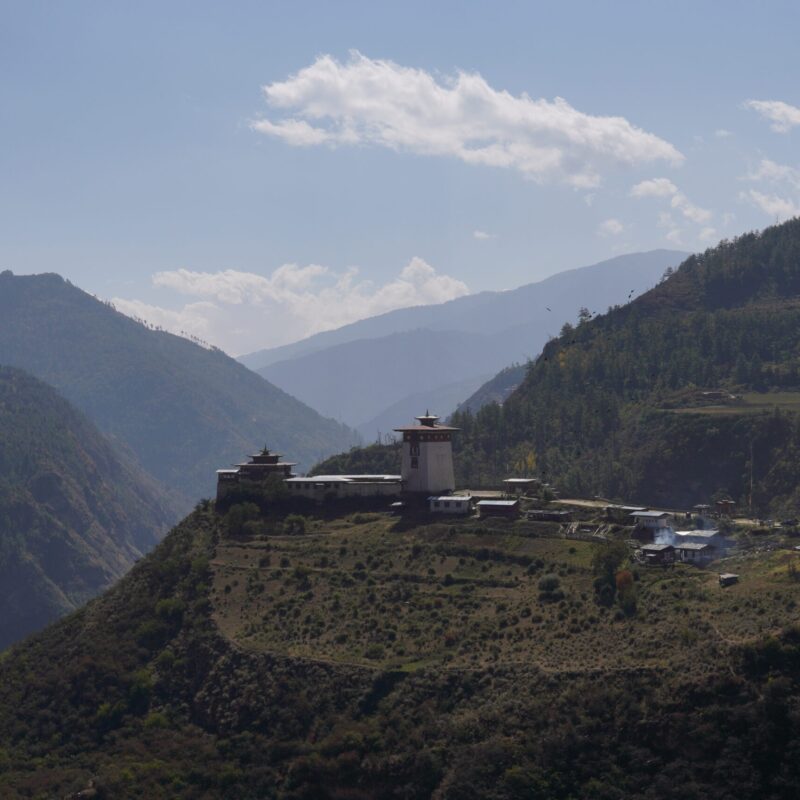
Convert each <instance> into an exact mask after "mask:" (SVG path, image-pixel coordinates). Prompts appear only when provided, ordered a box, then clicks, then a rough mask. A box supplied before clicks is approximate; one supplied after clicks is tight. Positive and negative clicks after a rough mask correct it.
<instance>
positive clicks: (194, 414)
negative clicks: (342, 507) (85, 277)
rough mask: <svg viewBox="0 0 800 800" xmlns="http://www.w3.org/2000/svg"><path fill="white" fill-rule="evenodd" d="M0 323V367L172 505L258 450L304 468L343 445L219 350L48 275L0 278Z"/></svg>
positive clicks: (343, 438) (344, 432)
mask: <svg viewBox="0 0 800 800" xmlns="http://www.w3.org/2000/svg"><path fill="white" fill-rule="evenodd" d="M0 315H2V318H3V324H2V326H0V363H5V364H10V365H12V366H17V367H20V368H22V369H25V370H27V371H29V372H31V373H32V374H34V375H36V376H37V377H38V378H40V379H42V380H44V381H46V382H47V383H49V384H51V385H52V386H54V387H56V388H57V389H58V391H59V392H61V393H62V394H63V395H64V396H65V397H66V398H67V399H68V400H69V401H70V402H72V403H73V404H74V405H75V406H77V407H78V408H79V409H80V410H81V411H83V412H84V413H85V414H86V415H87V416H88V417H89V418H90V419H91V420H92V421H93V422H94V423H95V424H96V425H97V426H98V427H99V428H100V429H101V430H102V431H103V432H105V433H107V434H110V435H112V436H113V437H114V438H116V439H118V440H120V441H122V442H124V443H125V444H126V445H127V446H128V447H130V449H131V450H132V451H133V453H134V454H135V455H136V456H137V458H138V459H139V461H140V463H141V464H142V465H143V467H144V468H145V469H146V470H147V471H148V472H149V473H150V474H151V475H153V476H154V477H156V478H158V479H159V480H160V481H162V482H163V483H164V484H165V485H166V486H167V487H169V488H171V489H173V490H177V491H179V492H181V494H182V495H183V497H184V508H188V507H190V506H191V504H192V503H193V502H194V501H195V500H196V499H197V498H199V497H203V496H210V495H211V494H213V492H214V470H215V469H217V468H219V467H224V466H226V465H227V464H229V463H232V462H238V461H240V460H241V459H242V457H243V455H244V454H246V453H249V452H253V449H254V448H256V447H262V446H263V445H264V443H265V442H267V443H268V444H269V446H270V447H271V448H272V449H274V450H278V451H281V452H284V453H285V454H286V455H287V456H288V457H289V458H290V460H292V461H298V462H299V463H300V464H301V465H306V466H307V465H309V464H311V463H313V462H314V461H316V460H318V459H319V458H321V457H323V456H325V455H327V454H329V453H332V452H336V451H339V450H342V449H345V448H347V447H349V446H350V445H351V444H352V443H353V441H354V435H353V433H352V432H351V431H349V430H348V429H346V428H344V427H343V426H341V425H339V424H338V423H336V422H334V421H333V420H329V419H324V418H323V417H321V416H320V415H319V414H317V413H316V412H315V411H313V410H312V409H310V408H308V407H307V406H305V405H303V404H302V403H300V402H299V401H298V400H295V399H294V398H293V397H290V396H289V395H287V394H286V393H285V392H283V391H281V390H280V389H277V388H276V387H275V386H273V385H271V384H270V383H268V382H267V381H265V380H264V379H263V378H261V377H259V376H258V375H256V374H255V373H253V372H250V370H248V369H246V368H245V367H243V366H242V365H241V364H239V363H238V362H236V361H234V360H233V359H232V358H229V357H228V356H226V355H225V354H224V353H222V352H221V351H219V350H209V349H207V348H205V347H201V346H200V345H198V344H195V343H194V342H191V341H189V340H188V339H183V338H181V337H179V336H173V335H172V334H168V333H164V332H163V331H154V330H149V329H147V328H146V327H145V326H144V325H141V324H139V323H138V322H136V321H134V320H132V319H130V318H128V317H126V316H124V315H122V314H120V313H118V312H116V311H115V310H114V309H113V308H111V307H110V306H109V305H106V304H104V303H102V302H100V301H99V300H96V299H95V298H93V297H91V296H90V295H88V294H86V293H85V292H82V291H81V290H80V289H77V288H75V287H74V286H72V285H71V284H69V283H67V282H65V281H64V280H63V279H61V278H60V277H59V276H57V275H33V276H14V275H12V274H11V273H10V272H4V273H1V274H0Z"/></svg>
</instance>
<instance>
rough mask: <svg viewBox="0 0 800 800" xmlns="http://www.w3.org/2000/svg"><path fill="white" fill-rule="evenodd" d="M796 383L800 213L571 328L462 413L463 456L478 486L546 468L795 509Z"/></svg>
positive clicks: (574, 487) (638, 491)
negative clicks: (473, 410)
mask: <svg viewBox="0 0 800 800" xmlns="http://www.w3.org/2000/svg"><path fill="white" fill-rule="evenodd" d="M708 392H712V394H707V393H708ZM797 392H800V220H792V221H790V222H787V223H785V224H783V225H779V226H775V227H772V228H769V229H767V230H765V231H763V232H762V233H753V234H748V235H745V236H742V237H740V238H738V239H736V240H734V241H731V242H723V243H722V244H720V245H719V246H718V247H716V248H714V249H712V250H708V251H706V252H705V253H703V254H701V255H696V256H692V257H690V258H689V259H687V260H686V261H685V262H684V263H683V264H682V265H681V267H680V268H679V269H678V270H677V271H676V272H675V274H674V275H672V276H671V277H670V278H669V279H668V280H665V281H664V282H663V283H661V284H660V285H658V286H657V287H656V288H654V289H653V290H651V291H650V292H647V293H646V294H644V295H642V296H641V297H640V298H638V299H636V300H635V301H633V302H632V303H630V304H629V305H627V306H624V307H621V308H617V309H614V310H612V311H611V312H609V313H608V314H605V315H602V316H600V317H598V318H595V319H587V320H584V321H582V322H581V323H580V324H578V325H577V326H574V327H573V326H565V327H564V329H563V331H562V334H561V335H560V336H559V337H558V338H557V339H555V340H553V341H551V342H549V343H548V344H547V345H546V347H545V348H544V350H543V352H542V354H541V355H540V356H539V358H538V359H537V360H536V362H535V363H534V364H533V365H532V366H531V367H530V368H529V370H528V373H527V376H526V378H525V380H524V382H523V383H522V384H521V386H520V387H519V388H518V389H517V390H516V391H515V392H513V393H512V394H511V396H510V397H509V398H508V399H507V400H506V402H505V403H504V405H503V406H502V407H497V406H494V405H493V406H487V407H485V408H483V409H482V410H480V411H479V412H478V413H477V414H475V415H472V414H469V413H460V414H456V415H455V416H454V418H453V424H455V425H458V426H460V427H462V428H463V432H462V434H461V436H460V438H459V441H458V448H459V469H460V471H461V477H462V480H465V481H467V482H469V483H480V482H485V481H493V480H496V479H497V478H498V477H499V476H500V474H501V473H504V472H506V471H509V470H511V471H515V472H518V473H521V472H537V473H538V472H541V473H544V474H545V475H547V476H549V477H551V478H552V479H554V480H555V481H556V482H557V483H558V484H559V486H561V487H562V489H563V490H564V491H566V492H570V493H572V492H576V493H581V494H595V493H600V494H604V495H607V496H614V497H624V498H626V499H630V500H636V501H639V502H649V503H665V504H676V505H677V504H684V505H685V504H691V503H696V502H701V501H705V500H707V499H708V497H709V496H711V495H713V494H715V493H717V494H727V493H730V494H733V495H734V499H737V500H738V501H739V502H740V504H742V505H745V506H748V507H749V506H750V504H751V500H752V506H753V509H754V510H759V509H760V510H769V509H773V510H781V509H786V510H789V509H794V508H796V507H797V506H798V503H800V495H798V493H797V487H798V485H800V462H798V459H797V457H796V454H797V452H798V448H799V447H800V423H799V422H798V416H797V414H796V413H795V411H796V410H797V408H798V402H800V395H798V394H797ZM715 393H718V394H715ZM728 395H734V397H730V396H728ZM751 453H752V456H751ZM751 479H752V487H753V488H752V499H751V492H750V484H751Z"/></svg>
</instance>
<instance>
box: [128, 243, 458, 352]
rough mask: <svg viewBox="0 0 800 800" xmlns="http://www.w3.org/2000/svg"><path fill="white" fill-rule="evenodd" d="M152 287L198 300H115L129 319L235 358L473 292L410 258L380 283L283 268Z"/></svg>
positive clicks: (181, 276) (182, 277)
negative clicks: (176, 304)
mask: <svg viewBox="0 0 800 800" xmlns="http://www.w3.org/2000/svg"><path fill="white" fill-rule="evenodd" d="M152 281H153V285H154V286H155V287H157V288H159V289H164V290H171V291H173V292H177V293H178V294H179V295H182V296H184V297H189V298H192V299H193V302H191V303H188V304H186V305H184V306H182V307H181V308H178V309H170V308H166V307H163V306H159V305H151V304H147V303H144V302H141V301H139V300H130V299H126V298H118V297H115V298H114V299H113V302H114V305H115V306H116V307H117V308H118V309H119V310H120V311H122V312H123V313H126V314H129V315H131V316H137V317H140V318H142V319H145V320H147V321H148V322H152V323H154V324H156V325H160V326H161V327H163V328H165V329H167V330H170V331H173V332H176V333H179V332H188V333H191V334H193V335H196V336H199V337H201V338H203V339H205V340H207V341H209V342H210V343H212V344H216V345H218V346H220V347H222V348H223V349H225V350H228V351H229V352H234V353H241V352H246V351H250V350H256V349H258V348H259V347H269V346H274V345H279V344H285V343H287V342H290V341H295V340H297V339H301V338H304V337H305V336H310V335H311V334H313V333H318V332H319V331H323V330H329V329H331V328H337V327H339V326H341V325H346V324H348V323H350V322H355V321H356V320H359V319H364V318H365V317H371V316H375V315H376V314H382V313H384V312H387V311H393V310H394V309H397V308H405V307H408V306H418V305H429V304H433V303H443V302H446V301H447V300H452V299H454V298H456V297H461V296H462V295H465V294H468V292H469V290H468V288H467V286H466V284H465V283H463V282H462V281H460V280H457V279H456V278H452V277H450V276H449V275H442V274H440V273H438V272H437V271H436V270H435V269H434V268H433V267H432V266H431V265H430V264H428V263H426V262H425V261H424V260H423V259H421V258H417V257H415V258H412V259H411V261H410V262H409V263H408V264H407V265H406V266H405V267H404V268H403V269H402V270H401V271H400V273H399V275H397V277H396V278H394V279H392V280H390V281H388V282H386V283H384V284H382V285H376V284H374V283H373V282H371V281H362V280H359V277H358V269H356V268H350V269H348V270H345V271H344V272H338V273H337V272H335V271H333V270H331V269H330V268H329V267H325V266H321V265H318V264H311V265H308V266H299V265H297V264H284V265H283V266H281V267H278V268H277V269H276V270H274V271H273V272H272V274H270V275H269V276H264V275H258V274H256V273H252V272H242V271H238V270H224V271H220V272H195V271H192V270H188V269H178V270H171V271H167V272H158V273H156V274H155V275H154V276H153V279H152Z"/></svg>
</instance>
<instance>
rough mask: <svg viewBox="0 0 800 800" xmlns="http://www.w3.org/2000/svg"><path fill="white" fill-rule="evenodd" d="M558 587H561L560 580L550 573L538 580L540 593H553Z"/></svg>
mask: <svg viewBox="0 0 800 800" xmlns="http://www.w3.org/2000/svg"><path fill="white" fill-rule="evenodd" d="M559 586H561V579H560V578H559V577H558V575H554V574H553V573H552V572H551V573H549V574H548V575H542V577H541V578H539V591H540V592H555V591H556V589H558V587H559Z"/></svg>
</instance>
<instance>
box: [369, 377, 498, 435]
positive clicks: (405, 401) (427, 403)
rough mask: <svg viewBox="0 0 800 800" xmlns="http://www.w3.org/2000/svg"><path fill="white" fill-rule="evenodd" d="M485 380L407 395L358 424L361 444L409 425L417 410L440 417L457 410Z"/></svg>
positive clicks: (469, 381)
mask: <svg viewBox="0 0 800 800" xmlns="http://www.w3.org/2000/svg"><path fill="white" fill-rule="evenodd" d="M488 378H489V376H488V375H482V376H481V375H479V376H478V377H476V378H467V379H466V380H463V381H456V382H455V383H448V384H447V385H446V386H438V387H436V388H434V389H431V390H428V391H422V392H414V393H413V394H409V395H407V396H406V397H403V398H402V399H400V400H398V401H397V402H396V403H393V404H392V405H390V406H389V407H388V408H387V409H385V410H384V411H383V412H382V413H381V414H379V415H378V416H377V417H373V418H372V419H371V420H369V422H365V423H364V424H363V425H360V426H359V427H358V432H359V433H360V434H361V436H362V437H363V438H364V441H365V442H374V441H377V440H378V437H379V435H380V438H381V439H383V438H384V435H385V434H387V433H391V431H392V430H393V429H394V428H396V427H397V426H398V425H407V424H409V423H410V422H412V421H413V419H414V417H415V416H416V415H417V414H419V413H420V411H421V410H422V411H424V410H425V409H429V410H430V412H431V413H432V414H440V416H444V415H446V414H447V413H449V412H450V411H451V410H452V409H454V408H457V407H458V406H459V405H460V404H461V403H462V402H464V399H465V398H469V397H471V396H472V394H473V393H474V392H475V391H476V390H477V389H478V388H479V387H480V386H482V385H483V384H484V383H485V382H486V381H487V380H488Z"/></svg>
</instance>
